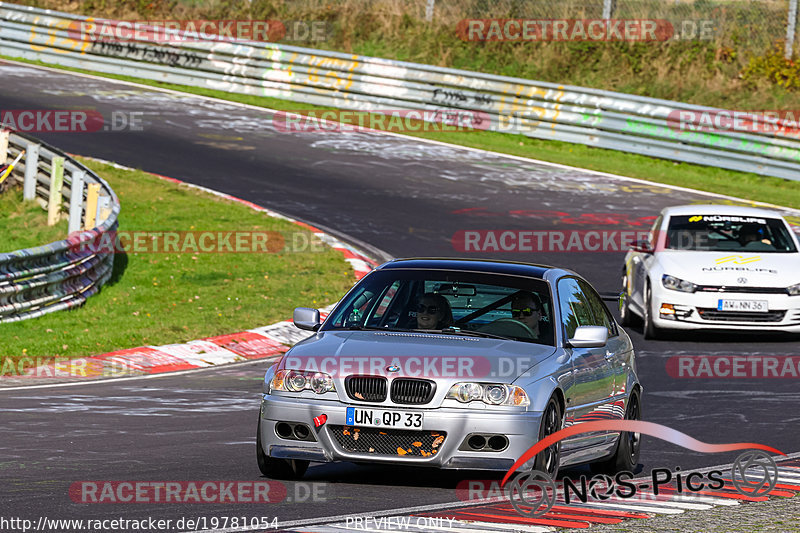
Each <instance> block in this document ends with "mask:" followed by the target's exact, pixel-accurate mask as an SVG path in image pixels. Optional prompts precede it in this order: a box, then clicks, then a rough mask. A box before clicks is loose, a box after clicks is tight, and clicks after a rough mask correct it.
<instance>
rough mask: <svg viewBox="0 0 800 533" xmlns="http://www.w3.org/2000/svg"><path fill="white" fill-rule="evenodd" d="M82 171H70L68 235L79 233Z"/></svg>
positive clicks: (81, 203)
mask: <svg viewBox="0 0 800 533" xmlns="http://www.w3.org/2000/svg"><path fill="white" fill-rule="evenodd" d="M85 175H86V172H84V171H83V170H73V171H72V185H71V188H70V189H71V193H70V195H69V229H68V230H67V231H68V232H69V233H73V232H76V231H80V229H81V211H82V210H83V177H84V176H85Z"/></svg>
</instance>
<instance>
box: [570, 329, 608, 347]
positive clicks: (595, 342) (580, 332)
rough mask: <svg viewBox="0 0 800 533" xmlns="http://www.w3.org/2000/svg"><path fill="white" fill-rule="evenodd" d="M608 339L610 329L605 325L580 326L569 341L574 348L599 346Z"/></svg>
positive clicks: (603, 344)
mask: <svg viewBox="0 0 800 533" xmlns="http://www.w3.org/2000/svg"><path fill="white" fill-rule="evenodd" d="M607 341H608V330H607V329H606V327H605V326H578V328H577V329H576V330H575V334H574V335H573V337H572V338H571V339H570V340H569V341H568V342H569V345H570V346H572V347H573V348H599V347H601V346H605V345H606V342H607Z"/></svg>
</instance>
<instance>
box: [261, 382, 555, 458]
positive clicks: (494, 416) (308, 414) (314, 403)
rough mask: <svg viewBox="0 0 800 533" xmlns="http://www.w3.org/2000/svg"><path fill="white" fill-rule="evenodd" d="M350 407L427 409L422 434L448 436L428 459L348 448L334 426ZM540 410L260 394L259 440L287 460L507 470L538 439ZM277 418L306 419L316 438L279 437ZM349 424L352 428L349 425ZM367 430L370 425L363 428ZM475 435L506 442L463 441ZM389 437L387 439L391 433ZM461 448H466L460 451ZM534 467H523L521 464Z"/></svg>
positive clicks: (341, 423)
mask: <svg viewBox="0 0 800 533" xmlns="http://www.w3.org/2000/svg"><path fill="white" fill-rule="evenodd" d="M347 407H361V408H373V407H374V408H376V409H381V410H387V409H391V410H393V411H400V412H414V413H420V412H422V413H424V422H423V426H422V428H421V429H420V434H422V433H428V434H429V433H430V432H434V433H439V434H443V435H445V437H444V440H443V441H442V442H441V444H440V445H438V446H437V447H436V453H431V454H430V455H428V456H426V457H419V456H411V455H401V454H399V453H395V454H387V453H363V452H353V451H348V450H346V449H345V448H344V447H343V446H342V445H341V444H340V443H339V441H337V438H336V436H335V435H334V431H336V429H335V428H337V427H339V426H347V424H346V419H345V418H346V410H347ZM323 414H324V415H326V416H327V421H326V423H325V424H324V425H323V426H322V427H320V428H315V427H314V417H317V416H320V415H323ZM541 416H542V413H541V412H535V411H510V410H509V411H501V410H490V409H459V408H443V407H439V408H434V409H409V408H403V407H387V406H383V405H381V406H369V405H364V404H359V405H355V404H354V405H350V404H346V403H343V402H340V401H328V400H318V399H310V398H289V397H285V396H278V395H275V394H273V395H269V394H263V395H262V402H261V442H262V445H263V447H264V453H266V454H267V455H269V456H272V457H278V458H285V459H306V460H310V461H315V462H329V461H350V462H366V463H385V464H404V465H414V466H430V467H436V468H444V469H476V470H499V471H505V470H508V469H509V468H511V466H512V465H513V464H514V462H515V461H516V460H517V459H518V458H519V457H520V456H521V455H522V454H523V453H524V452H525V451H527V450H528V448H530V447H531V446H532V445H533V444H534V443H536V441H537V440H538V432H539V423H540V420H541ZM279 422H288V423H302V424H306V425H308V427H310V428H311V433H312V435H313V437H312V438H313V441H299V440H292V439H286V438H282V437H280V436H278V434H277V432H276V429H275V426H276V424H277V423H279ZM347 427H349V428H351V430H352V427H353V426H347ZM365 429H367V428H365ZM474 433H485V434H502V435H505V436H506V437H507V438H508V446H507V447H506V448H505V449H504V450H502V451H471V450H464V449H463V446H462V444H463V442H464V440H465V439H466V438H467V436H468V435H471V434H474ZM387 438H388V437H387ZM459 448H462V449H459ZM529 466H530V465H523V468H526V467H529Z"/></svg>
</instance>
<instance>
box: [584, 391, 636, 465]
mask: <svg viewBox="0 0 800 533" xmlns="http://www.w3.org/2000/svg"><path fill="white" fill-rule="evenodd" d="M641 419H642V404H641V398H640V397H639V390H638V389H634V390H633V392H631V395H630V397H629V398H628V407H627V408H626V409H625V420H641ZM641 444H642V434H641V433H632V432H627V431H623V432H621V433H620V434H619V441H618V442H617V449H616V451H615V452H614V455H612V456H611V457H610V458H609V459H607V460H605V461H601V462H599V463H592V464H591V468H592V472H595V473H598V474H599V473H603V474H616V473H617V472H633V470H634V469H635V468H636V465H638V464H639V450H640V449H641Z"/></svg>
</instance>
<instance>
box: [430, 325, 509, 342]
mask: <svg viewBox="0 0 800 533" xmlns="http://www.w3.org/2000/svg"><path fill="white" fill-rule="evenodd" d="M439 331H441V333H446V334H450V335H464V336H466V337H484V338H487V339H502V340H506V341H515V340H517V339H515V338H514V337H505V336H503V335H495V334H494V333H486V332H485V331H475V330H474V329H461V328H457V327H449V328H444V329H442V330H439Z"/></svg>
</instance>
